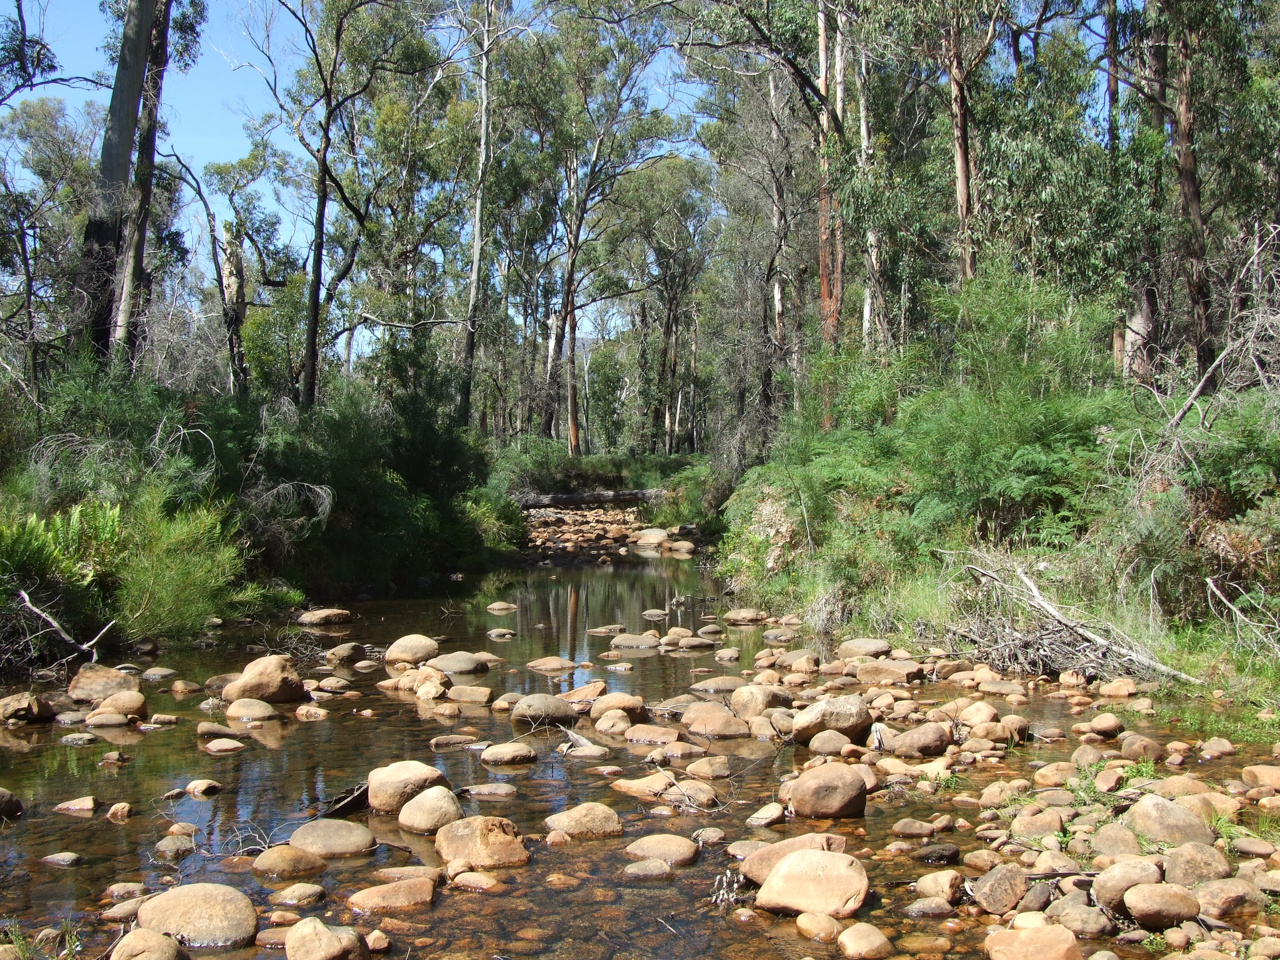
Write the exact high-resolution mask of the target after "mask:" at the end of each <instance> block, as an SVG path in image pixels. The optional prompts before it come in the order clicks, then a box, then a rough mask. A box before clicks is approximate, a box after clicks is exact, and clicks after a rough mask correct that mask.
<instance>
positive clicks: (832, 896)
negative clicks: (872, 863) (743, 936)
mask: <svg viewBox="0 0 1280 960" xmlns="http://www.w3.org/2000/svg"><path fill="white" fill-rule="evenodd" d="M867 888H868V883H867V872H866V871H865V870H864V869H863V867H862V864H861V863H859V862H858V861H857V860H855V859H854V858H853V857H851V856H849V855H848V854H844V853H833V852H831V851H829V850H797V851H796V852H795V853H790V854H788V855H787V856H785V857H783V858H782V860H781V861H779V863H778V865H777V866H776V867H774V868H773V870H771V871H770V872H769V877H768V879H767V880H765V882H764V886H762V887H761V888H760V892H759V893H757V894H756V906H757V907H758V908H760V909H762V910H769V911H772V912H774V913H821V914H825V915H826V916H828V917H851V916H853V915H854V914H855V913H856V912H857V911H858V908H859V907H861V906H862V902H863V900H865V899H866V896H867Z"/></svg>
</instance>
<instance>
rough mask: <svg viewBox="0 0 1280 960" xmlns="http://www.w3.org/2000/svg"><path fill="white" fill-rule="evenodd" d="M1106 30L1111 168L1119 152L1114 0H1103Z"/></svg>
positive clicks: (1117, 32) (1117, 30)
mask: <svg viewBox="0 0 1280 960" xmlns="http://www.w3.org/2000/svg"><path fill="white" fill-rule="evenodd" d="M1105 3H1106V6H1105V10H1104V16H1105V18H1106V31H1107V38H1106V43H1107V152H1108V153H1109V154H1110V155H1111V163H1112V170H1113V172H1114V170H1115V162H1116V159H1117V157H1118V156H1119V152H1120V24H1119V22H1118V21H1119V16H1118V13H1117V11H1116V0H1105Z"/></svg>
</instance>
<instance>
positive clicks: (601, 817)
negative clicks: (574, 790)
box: [543, 802, 622, 837]
mask: <svg viewBox="0 0 1280 960" xmlns="http://www.w3.org/2000/svg"><path fill="white" fill-rule="evenodd" d="M543 824H544V825H545V826H546V828H547V829H548V830H559V831H561V832H563V833H566V834H568V835H569V836H571V837H620V836H622V818H621V817H619V816H618V815H617V814H616V813H615V812H614V811H613V809H612V808H611V807H607V806H605V805H604V804H603V803H594V802H589V803H582V804H579V805H578V806H576V807H572V808H571V809H569V810H565V811H564V812H563V813H555V814H552V815H551V816H549V817H547V819H546V820H544V821H543Z"/></svg>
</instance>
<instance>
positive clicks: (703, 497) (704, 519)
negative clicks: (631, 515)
mask: <svg viewBox="0 0 1280 960" xmlns="http://www.w3.org/2000/svg"><path fill="white" fill-rule="evenodd" d="M663 485H664V486H665V488H666V490H667V495H666V497H664V498H663V499H662V500H661V501H660V502H659V503H657V504H655V505H653V506H652V507H651V508H650V519H651V520H652V521H653V523H654V524H655V525H656V526H660V527H674V526H677V525H679V524H685V523H693V524H697V527H698V530H699V532H700V533H701V534H702V535H703V536H706V537H718V536H720V535H721V534H722V533H723V532H724V529H725V528H724V521H723V520H722V519H721V516H720V508H721V507H722V506H723V504H724V501H725V500H726V499H727V498H728V495H729V490H730V487H729V484H728V482H727V481H726V479H725V478H724V477H722V476H720V475H718V474H717V473H716V471H715V469H714V468H713V467H712V466H711V465H710V464H707V463H700V464H694V465H693V466H688V467H685V468H684V469H683V470H680V471H678V472H677V473H674V474H672V475H671V476H669V477H667V478H666V479H665V480H664V481H663Z"/></svg>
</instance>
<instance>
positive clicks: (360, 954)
mask: <svg viewBox="0 0 1280 960" xmlns="http://www.w3.org/2000/svg"><path fill="white" fill-rule="evenodd" d="M284 953H285V957H287V958H288V960H369V947H368V945H367V944H366V943H365V940H364V937H362V936H361V935H360V934H359V933H358V932H357V931H355V930H353V929H352V928H351V927H330V926H328V925H326V924H325V923H324V921H322V920H320V919H318V918H316V917H307V918H306V919H304V920H300V921H298V922H297V923H295V924H294V925H293V926H292V927H290V928H289V932H288V933H286V934H285V937H284Z"/></svg>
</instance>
